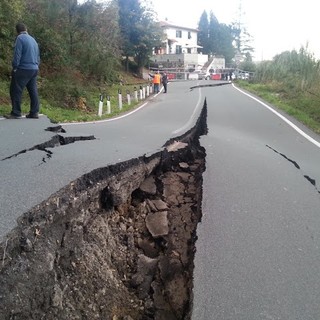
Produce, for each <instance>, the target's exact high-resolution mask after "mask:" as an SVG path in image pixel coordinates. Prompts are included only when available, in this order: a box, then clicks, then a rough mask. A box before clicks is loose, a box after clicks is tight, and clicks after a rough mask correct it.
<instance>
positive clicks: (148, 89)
mask: <svg viewBox="0 0 320 320" xmlns="http://www.w3.org/2000/svg"><path fill="white" fill-rule="evenodd" d="M149 95H150V87H149V86H147V97H149Z"/></svg>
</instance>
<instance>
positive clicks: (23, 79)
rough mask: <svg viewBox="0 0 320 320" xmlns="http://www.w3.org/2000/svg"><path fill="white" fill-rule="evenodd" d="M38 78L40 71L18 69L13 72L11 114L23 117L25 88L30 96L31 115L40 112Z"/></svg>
mask: <svg viewBox="0 0 320 320" xmlns="http://www.w3.org/2000/svg"><path fill="white" fill-rule="evenodd" d="M37 76H38V70H24V69H17V70H16V71H15V72H14V71H12V78H11V84H10V97H11V103H12V111H11V114H13V115H15V116H21V99H22V92H23V89H24V88H25V87H26V88H27V90H28V93H29V96H30V114H32V115H34V114H37V113H38V112H39V98H38V88H37Z"/></svg>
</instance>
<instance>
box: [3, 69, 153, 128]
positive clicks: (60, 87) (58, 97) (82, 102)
mask: <svg viewBox="0 0 320 320" xmlns="http://www.w3.org/2000/svg"><path fill="white" fill-rule="evenodd" d="M121 78H122V79H123V81H122V83H119V84H113V85H107V84H104V85H101V84H97V83H94V82H93V81H92V82H90V81H84V80H83V79H81V78H80V77H78V78H77V77H75V76H74V75H72V76H65V77H63V78H60V77H59V76H57V77H54V78H53V79H51V80H50V79H43V78H41V77H39V97H40V103H41V107H40V112H41V113H42V114H45V115H46V116H47V117H48V118H49V119H50V120H51V121H52V122H54V123H58V122H59V123H63V122H80V121H94V120H101V119H107V118H112V117H114V116H116V115H118V114H121V113H124V112H127V111H129V110H131V109H134V108H135V107H136V106H137V105H139V103H140V101H138V102H137V101H136V100H135V99H134V92H135V90H137V91H138V95H139V88H140V86H144V87H146V86H147V85H148V83H146V81H144V80H143V79H139V78H135V77H133V76H130V75H127V74H123V75H122V77H121ZM9 86H10V82H9V80H2V81H0V115H4V114H8V113H10V111H11V102H10V95H9ZM119 91H120V92H121V94H122V109H121V110H120V109H119V103H118V96H119ZM128 92H129V93H130V97H131V104H130V105H129V104H128V100H127V93H128ZM101 94H102V95H103V96H104V104H103V114H102V116H101V117H100V116H98V108H99V100H100V95H101ZM107 98H108V99H109V101H110V106H111V113H110V114H106V111H107V106H106V105H107V102H106V101H107ZM29 101H30V100H29V97H28V94H27V91H26V90H24V94H23V99H22V106H21V107H22V113H23V114H26V113H28V112H29Z"/></svg>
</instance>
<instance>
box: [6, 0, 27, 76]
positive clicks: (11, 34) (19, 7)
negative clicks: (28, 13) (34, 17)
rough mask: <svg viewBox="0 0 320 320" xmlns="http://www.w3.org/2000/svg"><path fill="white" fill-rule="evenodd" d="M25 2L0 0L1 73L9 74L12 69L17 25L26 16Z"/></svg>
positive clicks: (20, 0)
mask: <svg viewBox="0 0 320 320" xmlns="http://www.w3.org/2000/svg"><path fill="white" fill-rule="evenodd" d="M24 2H25V1H22V0H17V1H12V0H1V1H0V75H8V74H9V73H10V70H11V58H12V46H13V44H14V39H15V36H16V31H15V25H16V24H17V22H18V21H20V20H21V17H23V16H24V12H25V6H24Z"/></svg>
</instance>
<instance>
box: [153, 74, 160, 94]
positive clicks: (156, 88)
mask: <svg viewBox="0 0 320 320" xmlns="http://www.w3.org/2000/svg"><path fill="white" fill-rule="evenodd" d="M151 77H152V78H153V81H152V82H153V91H154V93H159V92H160V83H161V75H160V73H159V71H157V72H156V73H155V74H154V75H151Z"/></svg>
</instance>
